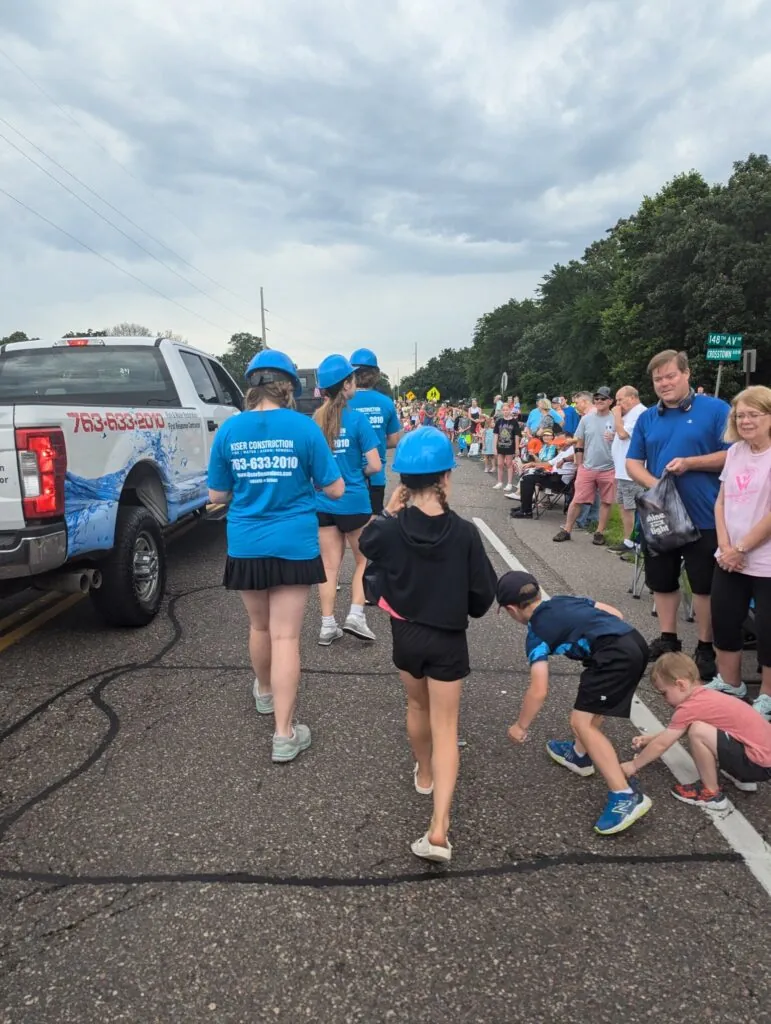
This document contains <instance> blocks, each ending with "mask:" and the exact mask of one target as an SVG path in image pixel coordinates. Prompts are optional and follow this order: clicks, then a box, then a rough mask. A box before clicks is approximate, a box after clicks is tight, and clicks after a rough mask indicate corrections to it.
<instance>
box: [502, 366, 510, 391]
mask: <svg viewBox="0 0 771 1024" xmlns="http://www.w3.org/2000/svg"><path fill="white" fill-rule="evenodd" d="M508 386H509V375H508V373H506V371H505V370H504V371H503V373H502V374H501V392H504V391H505V390H506V388H507V387H508Z"/></svg>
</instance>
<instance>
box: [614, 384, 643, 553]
mask: <svg viewBox="0 0 771 1024" xmlns="http://www.w3.org/2000/svg"><path fill="white" fill-rule="evenodd" d="M644 412H645V406H644V405H643V404H642V402H641V401H640V396H639V394H638V391H637V388H633V387H630V386H629V385H627V386H626V387H623V388H619V389H618V391H617V392H616V404H615V405H614V407H613V426H614V428H615V431H616V433H615V437H614V438H613V441H612V443H611V446H610V450H611V454H612V456H613V468H614V471H615V474H616V502H617V503H618V510H619V512H620V513H621V522H622V524H623V526H624V537H623V540H622V541H621V542H620V543H619V544H614V545H613V546H612V547H609V548H608V551H614V552H615V553H616V554H623V553H624V552H625V551H633V550H634V542H633V541H632V534H633V532H634V515H635V510H636V508H637V505H636V504H635V500H636V498H637V497H638V495H640V494H642V493H643V490H644V488H642V487H640V485H639V484H636V483H635V482H634V480H630V478H629V474H628V473H627V471H626V453H627V452H628V451H629V442H630V441H631V440H632V434H633V433H634V427H635V424H636V423H637V421H638V420H639V418H640V416H642V414H643V413H644Z"/></svg>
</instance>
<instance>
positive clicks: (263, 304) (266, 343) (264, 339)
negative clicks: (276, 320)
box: [260, 285, 270, 348]
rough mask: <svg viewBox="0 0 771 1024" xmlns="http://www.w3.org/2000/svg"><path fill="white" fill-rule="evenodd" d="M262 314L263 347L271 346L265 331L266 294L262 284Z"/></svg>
mask: <svg viewBox="0 0 771 1024" xmlns="http://www.w3.org/2000/svg"><path fill="white" fill-rule="evenodd" d="M260 316H261V318H262V347H263V348H269V347H270V346H269V345H268V338H267V335H266V333H265V295H264V294H263V291H262V285H260Z"/></svg>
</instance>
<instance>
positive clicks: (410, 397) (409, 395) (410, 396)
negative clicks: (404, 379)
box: [407, 391, 415, 402]
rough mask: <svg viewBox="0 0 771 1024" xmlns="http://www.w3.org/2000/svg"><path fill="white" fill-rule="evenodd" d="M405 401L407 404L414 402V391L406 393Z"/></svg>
mask: <svg viewBox="0 0 771 1024" xmlns="http://www.w3.org/2000/svg"><path fill="white" fill-rule="evenodd" d="M407 401H408V402H414V401H415V392H414V391H408V392H407Z"/></svg>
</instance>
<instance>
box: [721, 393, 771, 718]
mask: <svg viewBox="0 0 771 1024" xmlns="http://www.w3.org/2000/svg"><path fill="white" fill-rule="evenodd" d="M725 439H726V441H735V442H736V444H734V445H733V446H732V447H731V448H729V449H728V454H727V456H726V460H725V467H724V468H723V472H722V474H721V476H720V479H721V481H722V485H721V487H720V493H719V495H718V499H717V505H716V507H715V525H716V527H717V543H718V549H717V552H716V553H715V558H716V559H717V567H716V568H715V575H714V577H713V580H712V604H711V606H712V628H713V630H714V631H715V647H716V648H717V667H718V670H719V674H718V675H717V676H716V678H715V679H714V680H713V681H712V682H711V683H709V684H708V685H709V686H710V687H711V688H713V689H716V690H722V691H723V693H729V694H732V695H733V696H735V697H746V696H747V687H746V685H745V683H743V682H742V676H741V670H742V648H743V647H744V637H743V635H742V626H743V625H744V622H745V620H746V618H747V612H748V611H749V607H750V601H752V600H754V602H755V627H754V633H755V636H756V637H757V647H758V662H759V664H760V666H761V673H762V682H761V686H760V695H759V696H758V697H756V698H755V701H754V702H753V705H752V706H753V707H754V708H755V710H756V711H759V712H760V714H761V715H763V716H764V717H765V718H767V719H768V720H769V721H771V388H767V387H763V386H762V385H758V386H756V387H751V388H747V389H746V390H744V391H742V392H740V394H738V395H737V396H736V398H734V400H733V403H732V405H731V414H730V416H729V418H728V429H727V430H726V433H725Z"/></svg>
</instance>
